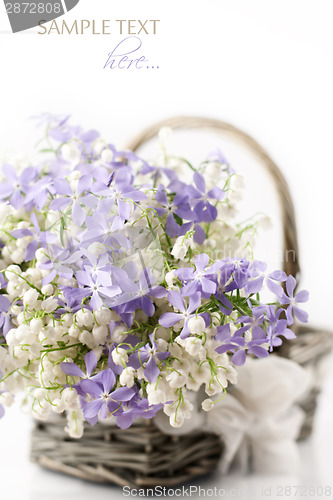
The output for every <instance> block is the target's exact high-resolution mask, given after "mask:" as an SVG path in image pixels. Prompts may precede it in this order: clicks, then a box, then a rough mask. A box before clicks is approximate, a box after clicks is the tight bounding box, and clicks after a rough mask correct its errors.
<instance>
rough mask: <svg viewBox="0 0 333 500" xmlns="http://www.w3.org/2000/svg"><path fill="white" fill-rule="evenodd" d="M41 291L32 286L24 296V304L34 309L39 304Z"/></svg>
mask: <svg viewBox="0 0 333 500" xmlns="http://www.w3.org/2000/svg"><path fill="white" fill-rule="evenodd" d="M38 297H39V293H38V292H37V290H35V289H34V288H30V289H29V290H28V291H27V292H25V294H24V296H23V304H24V305H25V306H28V307H30V308H31V309H33V308H34V307H35V305H36V304H37V300H38Z"/></svg>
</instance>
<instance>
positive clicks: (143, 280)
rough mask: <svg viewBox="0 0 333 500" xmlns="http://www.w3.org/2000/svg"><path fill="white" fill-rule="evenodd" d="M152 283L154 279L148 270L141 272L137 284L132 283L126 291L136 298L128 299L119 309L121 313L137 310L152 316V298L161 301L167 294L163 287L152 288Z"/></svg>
mask: <svg viewBox="0 0 333 500" xmlns="http://www.w3.org/2000/svg"><path fill="white" fill-rule="evenodd" d="M154 283H155V278H154V276H153V275H152V273H151V272H150V270H149V269H144V270H143V271H141V273H140V275H139V282H138V283H134V282H133V281H132V283H131V288H130V290H128V291H129V292H130V294H131V295H132V296H134V297H136V298H135V299H133V300H130V299H129V300H128V301H127V302H126V303H125V304H124V306H123V307H122V308H121V310H122V312H125V313H132V312H134V311H136V310H137V309H142V310H143V312H144V313H145V314H146V315H147V316H149V317H151V316H153V315H154V312H155V306H154V303H153V300H152V298H157V299H161V298H162V297H165V295H166V294H167V291H166V289H165V288H164V287H163V286H154Z"/></svg>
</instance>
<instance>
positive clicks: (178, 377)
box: [166, 371, 187, 389]
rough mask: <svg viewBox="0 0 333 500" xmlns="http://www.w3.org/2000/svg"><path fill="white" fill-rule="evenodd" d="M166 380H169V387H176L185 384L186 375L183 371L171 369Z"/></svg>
mask: <svg viewBox="0 0 333 500" xmlns="http://www.w3.org/2000/svg"><path fill="white" fill-rule="evenodd" d="M166 380H167V381H168V382H169V384H170V387H172V388H173V389H178V388H180V387H183V386H184V385H185V384H186V381H187V376H186V375H185V374H184V373H178V372H176V371H171V372H170V373H169V374H168V375H167V377H166Z"/></svg>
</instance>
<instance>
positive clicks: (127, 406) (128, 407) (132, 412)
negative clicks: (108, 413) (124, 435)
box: [115, 394, 163, 429]
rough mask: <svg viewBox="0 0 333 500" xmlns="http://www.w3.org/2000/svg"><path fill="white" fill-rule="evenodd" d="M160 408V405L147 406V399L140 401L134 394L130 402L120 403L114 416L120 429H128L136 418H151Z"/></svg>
mask: <svg viewBox="0 0 333 500" xmlns="http://www.w3.org/2000/svg"><path fill="white" fill-rule="evenodd" d="M162 407H163V405H162V404H158V405H153V406H149V402H148V400H147V399H140V398H139V396H138V395H137V394H135V396H133V398H132V399H131V400H130V401H127V402H125V401H124V402H123V403H122V405H121V408H120V409H119V411H118V412H117V413H116V415H115V417H116V423H117V425H118V427H120V428H121V429H128V428H129V427H130V426H131V425H132V423H133V420H135V419H136V418H145V419H150V418H153V417H155V415H156V413H157V412H158V411H159V410H160V409H161V408H162Z"/></svg>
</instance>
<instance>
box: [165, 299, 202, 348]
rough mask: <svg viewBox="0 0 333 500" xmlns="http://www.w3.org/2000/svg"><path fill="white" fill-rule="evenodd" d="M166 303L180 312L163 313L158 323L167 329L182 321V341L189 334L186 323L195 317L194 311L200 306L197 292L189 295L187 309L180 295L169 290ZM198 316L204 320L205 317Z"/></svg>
mask: <svg viewBox="0 0 333 500" xmlns="http://www.w3.org/2000/svg"><path fill="white" fill-rule="evenodd" d="M168 301H169V302H170V304H171V305H173V306H174V307H175V308H176V309H179V311H181V312H179V313H174V312H167V313H164V314H162V316H161V317H160V321H159V323H160V325H162V326H164V327H165V328H169V327H170V326H174V325H175V324H176V323H178V322H179V321H184V326H183V329H182V331H181V334H180V337H181V338H182V339H184V338H186V337H188V336H189V334H190V330H189V327H188V322H189V320H190V319H191V318H193V317H195V316H196V314H195V311H196V310H197V309H198V307H199V306H200V305H201V295H200V293H199V292H196V293H194V294H193V295H191V296H190V298H189V305H188V307H186V304H185V301H184V299H183V297H182V296H181V295H180V293H178V292H175V291H174V290H171V292H169V293H168ZM199 316H203V317H204V319H205V316H204V315H203V314H200V315H199Z"/></svg>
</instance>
